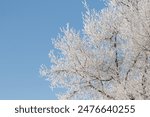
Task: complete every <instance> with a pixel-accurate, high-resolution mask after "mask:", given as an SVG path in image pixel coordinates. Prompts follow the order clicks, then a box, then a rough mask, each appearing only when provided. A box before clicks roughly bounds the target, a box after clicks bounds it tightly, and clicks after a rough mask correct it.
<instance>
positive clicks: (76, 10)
mask: <svg viewBox="0 0 150 117" xmlns="http://www.w3.org/2000/svg"><path fill="white" fill-rule="evenodd" d="M81 1H82V0H0V99H12V100H14V99H15V100H18V99H19V100H23V99H25V100H28V99H30V100H32V99H34V100H41V99H42V100H46V99H57V98H56V96H55V93H57V92H59V91H60V89H55V90H53V91H51V89H50V88H49V82H48V81H46V80H45V79H43V78H42V77H41V76H40V74H39V68H40V65H41V64H45V65H47V66H50V62H49V58H48V53H49V50H50V49H53V46H52V44H51V38H54V37H56V36H57V34H58V33H59V32H60V27H64V26H66V23H68V22H69V24H70V25H71V27H74V28H75V29H77V30H81V28H82V14H81V13H82V12H83V11H84V7H83V5H82V2H81ZM89 5H90V7H91V8H99V9H100V8H102V7H103V3H102V2H99V0H89Z"/></svg>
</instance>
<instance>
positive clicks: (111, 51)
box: [40, 0, 150, 100]
mask: <svg viewBox="0 0 150 117" xmlns="http://www.w3.org/2000/svg"><path fill="white" fill-rule="evenodd" d="M84 6H85V8H86V12H85V14H84V15H83V25H84V27H83V32H82V33H80V32H78V31H76V30H74V29H73V28H70V27H69V25H67V27H66V28H63V29H61V31H62V32H63V35H59V36H58V37H57V38H56V39H55V40H54V42H53V44H54V46H55V51H51V52H50V54H49V57H50V59H51V63H52V65H51V67H50V68H47V67H46V66H44V65H42V67H41V69H40V73H41V74H42V76H44V77H46V78H48V79H49V80H50V84H51V87H63V88H65V89H66V90H67V91H66V92H65V93H64V94H60V95H59V99H111V100H117V99H125V100H128V99H129V100H135V99H144V100H146V99H150V7H149V6H150V0H108V1H107V2H106V7H105V8H104V9H102V10H101V11H97V10H95V9H92V10H90V9H89V7H88V6H87V4H86V2H84Z"/></svg>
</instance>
